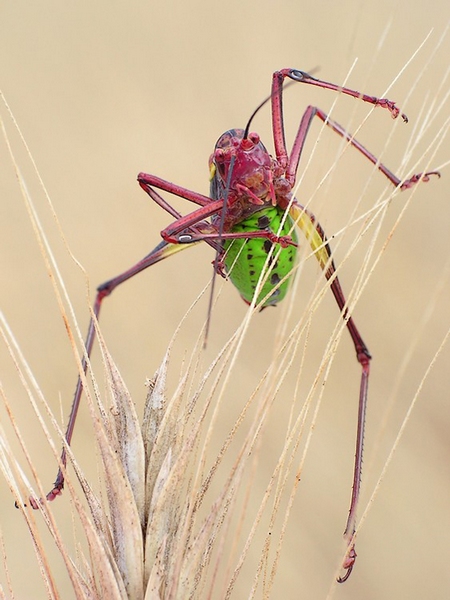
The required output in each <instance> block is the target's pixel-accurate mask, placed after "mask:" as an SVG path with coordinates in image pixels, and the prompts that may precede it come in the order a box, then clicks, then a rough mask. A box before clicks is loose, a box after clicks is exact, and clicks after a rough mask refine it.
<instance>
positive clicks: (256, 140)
mask: <svg viewBox="0 0 450 600" xmlns="http://www.w3.org/2000/svg"><path fill="white" fill-rule="evenodd" d="M248 139H249V140H251V141H252V142H253V144H254V145H255V146H257V145H258V144H259V141H260V137H259V135H258V134H257V133H254V132H252V133H249V134H248Z"/></svg>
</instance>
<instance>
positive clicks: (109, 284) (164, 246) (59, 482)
mask: <svg viewBox="0 0 450 600" xmlns="http://www.w3.org/2000/svg"><path fill="white" fill-rule="evenodd" d="M195 245H196V243H195V242H194V243H193V244H192V246H195ZM187 247H190V246H187V245H181V244H180V245H178V244H177V245H175V244H168V243H167V242H164V241H162V242H161V243H160V244H158V246H156V248H154V249H153V250H152V251H151V252H150V253H149V254H148V255H147V256H146V257H144V258H143V259H142V260H140V261H139V262H138V263H136V264H135V265H133V266H132V267H131V268H129V269H127V270H126V271H124V272H123V273H121V274H120V275H117V276H116V277H113V278H112V279H110V280H108V281H106V282H105V283H103V284H102V285H100V286H99V287H98V288H97V296H96V298H95V302H94V307H93V312H94V315H95V317H91V319H90V321H89V327H88V333H87V336H86V340H85V343H84V348H85V351H84V356H83V360H82V363H81V366H82V370H83V372H84V373H85V374H86V371H87V365H88V360H89V358H90V356H91V352H92V347H93V344H94V340H95V335H96V331H95V319H98V317H99V314H100V309H101V305H102V301H103V299H104V298H106V296H109V295H110V294H111V293H112V292H113V291H114V290H115V289H116V287H118V286H119V285H120V284H122V283H124V282H125V281H128V279H131V278H132V277H134V276H135V275H137V274H138V273H140V272H141V271H143V270H144V269H147V268H148V267H150V266H151V265H154V264H156V263H157V262H160V261H161V260H164V259H165V258H168V257H169V256H172V255H173V254H176V253H177V252H180V251H181V250H184V249H185V248H187ZM82 392H83V382H82V377H81V375H79V376H78V380H77V385H76V388H75V393H74V398H73V401H72V406H71V409H70V414H69V419H68V424H67V429H66V434H65V439H66V442H67V444H68V445H69V446H70V444H71V441H72V436H73V431H74V427H75V421H76V418H77V414H78V409H79V406H80V400H81V395H82ZM60 462H61V465H62V467H60V468H59V470H58V474H57V476H56V480H55V483H54V484H53V488H52V489H51V491H50V492H49V493H48V494H47V496H46V499H47V500H48V501H51V500H54V499H55V498H56V497H57V496H59V495H61V493H62V490H63V488H64V473H63V470H64V469H65V467H66V464H67V453H66V448H63V450H62V453H61V458H60ZM30 504H31V506H32V507H33V508H35V509H37V508H38V507H39V503H38V502H37V500H36V499H35V498H30Z"/></svg>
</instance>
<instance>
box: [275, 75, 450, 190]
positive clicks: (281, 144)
mask: <svg viewBox="0 0 450 600" xmlns="http://www.w3.org/2000/svg"><path fill="white" fill-rule="evenodd" d="M286 77H289V78H290V79H292V80H294V81H298V82H300V83H308V84H312V85H316V86H319V87H322V88H326V89H330V90H334V91H337V92H340V93H343V94H347V95H350V96H353V97H354V98H357V99H359V100H362V101H363V102H368V103H370V104H373V105H375V106H381V107H382V108H387V109H388V110H389V111H390V112H391V114H392V116H393V118H397V117H398V115H399V114H401V116H402V119H403V121H404V122H408V118H407V117H406V115H405V114H403V113H400V110H399V109H398V108H397V106H395V103H394V102H392V101H391V100H388V99H386V98H377V97H376V96H368V95H367V94H361V93H360V92H357V91H356V90H351V89H349V88H344V87H340V86H338V85H335V84H332V83H329V82H326V81H322V80H320V79H316V78H315V77H312V76H311V75H308V74H307V73H304V72H303V71H297V70H295V69H284V70H282V71H277V72H276V73H274V75H273V82H272V130H273V138H274V146H275V153H276V157H277V160H278V161H279V163H280V164H281V166H282V167H283V168H284V169H285V177H286V179H287V180H288V181H289V183H290V184H291V185H292V186H293V185H294V183H295V178H296V175H297V169H298V165H299V162H300V158H301V154H302V151H303V147H304V144H305V140H306V136H307V135H308V131H309V127H310V125H311V122H312V120H313V118H314V117H315V116H317V117H319V119H320V120H321V121H323V122H324V123H325V125H327V126H328V127H330V128H331V129H332V130H333V131H334V132H335V133H337V134H338V135H340V136H341V137H343V138H344V139H345V140H347V141H348V142H349V143H350V144H351V145H352V146H353V147H355V148H356V149H357V150H358V151H359V152H361V154H362V155H363V156H365V157H366V158H367V159H368V160H370V162H371V163H372V164H374V165H376V166H377V168H378V169H379V170H380V171H381V172H382V173H383V175H385V176H386V177H387V179H389V181H390V182H391V183H392V184H393V185H394V186H396V187H397V186H399V185H400V184H401V189H402V190H404V189H407V188H410V187H411V186H413V185H414V184H415V183H417V182H418V181H419V180H423V181H428V179H429V176H430V175H437V176H438V177H440V174H439V173H438V172H437V171H430V172H428V173H420V174H417V175H413V176H412V177H410V178H409V179H407V180H406V181H404V182H402V180H401V179H399V178H398V177H397V176H396V175H394V173H392V172H391V171H390V170H389V169H388V168H387V167H385V166H384V165H383V164H382V163H380V162H379V161H378V159H377V158H376V156H374V155H373V154H372V153H371V152H369V150H367V149H366V148H365V147H364V146H363V145H362V144H361V143H360V142H358V140H356V139H355V138H354V137H353V135H352V134H351V133H349V132H347V131H346V130H345V129H344V128H343V127H342V126H341V125H339V123H337V122H336V121H333V120H331V119H329V118H328V115H327V114H326V113H325V112H324V111H323V110H321V109H320V108H317V107H316V106H308V107H307V109H306V110H305V112H304V114H303V117H302V119H301V121H300V125H299V127H298V131H297V135H296V137H295V140H294V143H293V145H292V150H291V153H290V155H288V153H287V148H286V140H285V135H284V125H283V81H284V79H285V78H286Z"/></svg>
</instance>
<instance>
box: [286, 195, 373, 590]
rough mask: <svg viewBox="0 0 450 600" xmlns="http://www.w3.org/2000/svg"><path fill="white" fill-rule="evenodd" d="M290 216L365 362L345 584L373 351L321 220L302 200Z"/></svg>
mask: <svg viewBox="0 0 450 600" xmlns="http://www.w3.org/2000/svg"><path fill="white" fill-rule="evenodd" d="M290 215H291V217H292V219H293V220H294V222H295V223H296V225H297V226H298V227H299V229H300V230H301V231H302V232H303V234H304V235H305V237H306V239H307V240H308V242H309V244H310V246H311V248H312V250H313V252H314V253H315V256H316V258H317V260H318V261H319V264H320V266H321V268H322V269H323V270H324V272H325V277H326V278H327V280H330V279H332V282H331V286H330V287H331V291H332V292H333V295H334V297H335V300H336V303H337V305H338V306H339V310H340V311H341V313H342V318H343V319H345V320H346V326H347V329H348V331H349V333H350V337H351V338H352V341H353V345H354V347H355V351H356V358H357V360H358V362H359V364H360V365H361V383H360V389H359V402H358V426H357V435H356V450H355V462H354V469H353V487H352V496H351V500H350V508H349V513H348V518H347V523H346V526H345V530H344V539H345V540H346V542H347V544H348V549H347V553H346V558H345V561H344V563H343V565H342V566H343V568H344V569H346V573H345V575H344V576H343V577H340V578H339V579H338V581H339V582H340V583H343V582H344V581H346V580H347V579H348V578H349V576H350V573H351V571H352V569H353V565H354V564H355V560H356V552H355V547H354V543H353V535H354V533H355V528H356V511H357V508H358V500H359V493H360V487H361V469H362V454H363V442H364V427H365V420H366V408H367V391H368V385H369V371H370V360H371V358H372V357H371V355H370V352H369V350H368V348H367V346H366V344H365V342H364V341H363V339H362V337H361V334H360V333H359V331H358V329H357V327H356V325H355V322H354V320H353V317H350V318H348V314H347V308H346V306H345V305H346V300H345V296H344V292H343V291H342V287H341V284H340V282H339V278H338V277H337V275H336V268H335V266H334V262H333V260H332V258H331V250H330V247H329V245H328V240H327V238H326V235H325V232H324V231H323V229H322V227H321V225H320V223H318V222H317V221H316V218H315V216H314V215H313V214H312V213H311V212H309V211H307V210H306V209H305V208H304V207H303V206H301V205H300V204H298V203H295V204H293V205H292V207H291V209H290Z"/></svg>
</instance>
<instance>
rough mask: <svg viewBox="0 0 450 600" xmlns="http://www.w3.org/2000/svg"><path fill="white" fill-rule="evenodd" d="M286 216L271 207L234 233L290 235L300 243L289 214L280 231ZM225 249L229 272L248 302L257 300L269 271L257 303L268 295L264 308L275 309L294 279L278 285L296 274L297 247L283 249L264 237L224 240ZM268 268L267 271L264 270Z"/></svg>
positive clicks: (236, 226)
mask: <svg viewBox="0 0 450 600" xmlns="http://www.w3.org/2000/svg"><path fill="white" fill-rule="evenodd" d="M283 216H284V211H283V210H281V209H280V208H278V207H277V206H270V207H269V208H264V209H262V210H260V211H258V212H257V213H255V214H254V215H252V216H251V217H250V218H249V219H246V220H245V221H241V222H240V223H238V224H237V225H235V226H234V227H233V229H232V230H231V232H232V233H241V232H245V233H249V234H251V232H255V231H261V230H265V229H266V230H267V229H269V230H270V231H272V232H273V233H275V234H276V235H278V236H287V235H290V236H291V238H292V239H293V241H294V242H297V235H296V232H295V230H294V231H292V228H293V221H292V219H291V217H290V216H289V215H288V216H287V217H286V219H285V222H284V225H283V227H282V228H281V229H280V225H281V221H282V218H283ZM223 246H224V249H225V250H226V256H225V259H224V263H225V268H226V271H227V273H228V276H229V278H230V279H231V281H232V282H233V284H234V285H235V287H236V288H237V290H238V291H239V293H240V294H241V296H242V298H243V299H244V300H245V302H247V303H248V304H250V302H251V301H252V300H253V296H254V294H255V290H256V286H257V284H258V281H259V279H260V277H261V273H262V271H263V270H265V273H264V278H266V277H267V279H266V280H265V282H264V285H263V287H262V289H261V291H260V293H259V294H258V300H257V304H258V303H259V302H260V301H261V300H262V299H263V298H265V297H266V296H267V295H268V294H269V296H268V297H267V299H266V300H265V302H264V304H263V307H266V306H271V305H272V306H273V305H275V304H277V303H278V302H280V301H281V300H283V298H284V297H285V295H286V292H287V290H288V287H289V283H290V277H287V279H286V280H284V281H283V283H281V285H279V286H278V283H279V282H280V281H282V280H283V279H284V278H285V277H286V276H288V275H289V273H290V272H291V271H292V268H293V266H294V263H295V258H296V254H297V248H296V247H295V246H288V247H287V248H281V246H279V245H278V244H272V242H271V241H270V240H268V239H264V238H254V239H251V238H250V239H236V240H227V241H224V243H223ZM272 246H275V247H274V248H273V251H272V253H271V257H270V259H269V261H270V262H269V263H267V256H268V254H269V252H270V250H271V248H272ZM280 250H281V252H280ZM266 263H267V264H266ZM265 265H266V269H264V266H265ZM267 273H268V275H267Z"/></svg>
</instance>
